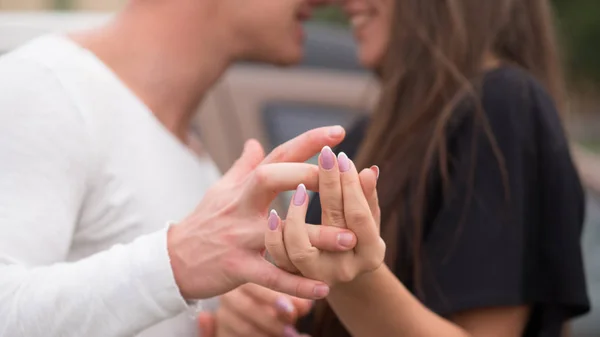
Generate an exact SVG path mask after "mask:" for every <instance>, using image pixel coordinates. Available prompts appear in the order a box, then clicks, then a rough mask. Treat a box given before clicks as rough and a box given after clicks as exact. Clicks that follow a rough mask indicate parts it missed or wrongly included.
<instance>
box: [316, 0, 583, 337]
mask: <svg viewBox="0 0 600 337" xmlns="http://www.w3.org/2000/svg"><path fill="white" fill-rule="evenodd" d="M343 7H344V10H345V12H346V13H347V14H348V15H349V16H350V17H351V20H352V22H353V24H354V32H355V36H356V39H357V41H358V44H359V54H360V59H361V61H362V63H363V64H365V65H366V66H369V67H371V68H374V69H376V70H377V71H378V73H379V74H380V75H381V81H382V85H383V92H382V96H381V100H380V104H379V107H378V109H377V110H376V111H375V113H374V115H373V116H372V118H371V121H370V122H365V123H362V124H359V126H358V127H357V129H356V130H355V131H354V132H353V133H351V134H349V136H348V137H347V141H346V142H345V143H344V144H342V145H340V148H339V150H340V151H346V153H348V154H350V155H351V157H352V156H353V155H354V154H356V156H355V157H356V160H357V165H358V166H359V167H363V166H365V165H366V163H368V164H369V165H371V164H378V165H379V166H380V167H381V177H380V180H379V183H378V186H379V197H380V206H381V209H382V223H381V227H382V236H383V237H384V239H385V241H386V243H387V246H388V250H387V256H386V262H387V268H383V270H381V271H377V272H375V273H373V274H372V275H371V276H370V277H368V278H365V277H363V278H361V279H359V280H356V281H352V282H349V283H348V284H346V285H344V287H343V290H338V289H335V290H333V289H332V294H331V295H330V296H329V297H328V299H327V302H324V303H320V304H319V305H318V306H317V308H316V311H315V315H314V319H313V321H312V324H311V325H312V331H313V335H314V336H315V337H318V336H347V335H353V336H393V335H400V334H401V333H400V332H405V333H403V334H402V335H403V336H455V335H456V336H458V335H464V334H465V333H467V334H471V335H474V336H558V335H559V334H560V331H561V327H562V325H563V322H565V321H566V320H568V319H569V318H571V317H573V316H575V315H580V314H583V313H585V312H586V311H587V310H588V306H589V305H588V299H587V294H586V290H585V283H584V278H583V268H582V261H581V251H580V243H579V237H580V234H581V226H582V223H583V218H584V214H583V212H584V211H583V209H584V196H583V192H582V188H581V185H580V181H579V179H578V176H577V173H576V170H575V168H574V167H573V163H572V160H571V157H570V153H569V144H568V141H567V140H566V137H565V136H564V132H563V127H562V125H561V120H560V117H559V113H558V112H557V111H562V110H564V93H563V91H562V86H563V83H562V79H561V75H560V72H559V62H558V57H557V52H556V47H555V38H554V33H553V32H552V22H551V11H550V5H549V2H548V1H547V0H522V1H515V0H494V1H481V0H460V1H429V0H420V1H406V0H396V1H392V0H382V1H369V0H347V1H344V3H343ZM390 28H391V29H390ZM367 124H368V125H367ZM359 142H360V143H361V145H360V146H358V145H357V144H358V143H359ZM318 204H319V203H318V200H315V202H313V203H312V207H311V209H310V210H309V216H308V220H309V221H308V222H312V223H319V221H318V217H319V214H320V213H321V212H320V210H319V205H318ZM359 242H360V237H359ZM391 272H393V273H394V275H395V276H396V277H397V278H398V280H399V281H400V282H394V280H392V279H391V277H392V274H391ZM377 285H380V286H381V287H380V288H379V290H377V288H376V286H377ZM366 288H368V289H370V290H369V292H368V293H365V292H362V293H361V292H359V291H358V289H366ZM392 289H393V290H392ZM350 293H354V294H363V296H352V297H345V296H344V295H346V294H350ZM413 294H414V295H413ZM363 297H364V298H363ZM363 300H364V301H369V302H366V303H367V304H366V305H363V306H361V305H359V303H361V301H363ZM371 302H372V303H371ZM363 303H364V302H363ZM336 316H337V317H336ZM361 317H362V319H361ZM340 323H342V324H340ZM343 326H345V328H344V327H343ZM344 330H347V331H344Z"/></svg>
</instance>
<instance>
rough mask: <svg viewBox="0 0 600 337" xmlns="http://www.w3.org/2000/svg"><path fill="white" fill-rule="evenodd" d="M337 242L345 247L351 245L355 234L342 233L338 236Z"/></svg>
mask: <svg viewBox="0 0 600 337" xmlns="http://www.w3.org/2000/svg"><path fill="white" fill-rule="evenodd" d="M337 242H338V243H339V244H340V245H341V246H343V247H351V246H352V244H353V243H354V236H353V235H352V234H350V233H340V234H338V236H337Z"/></svg>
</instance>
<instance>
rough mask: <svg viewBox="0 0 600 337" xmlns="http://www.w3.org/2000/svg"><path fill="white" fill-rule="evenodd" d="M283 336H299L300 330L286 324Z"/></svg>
mask: <svg viewBox="0 0 600 337" xmlns="http://www.w3.org/2000/svg"><path fill="white" fill-rule="evenodd" d="M283 337H298V331H296V329H294V327H293V326H291V325H286V327H285V328H284V329H283Z"/></svg>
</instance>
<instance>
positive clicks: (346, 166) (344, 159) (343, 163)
mask: <svg viewBox="0 0 600 337" xmlns="http://www.w3.org/2000/svg"><path fill="white" fill-rule="evenodd" d="M338 165H339V167H340V171H341V172H346V171H348V170H350V159H348V156H347V155H346V154H345V153H344V152H340V154H338Z"/></svg>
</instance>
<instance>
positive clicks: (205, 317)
mask: <svg viewBox="0 0 600 337" xmlns="http://www.w3.org/2000/svg"><path fill="white" fill-rule="evenodd" d="M216 323H217V322H216V319H215V315H213V314H212V313H210V312H202V313H200V315H198V331H199V332H200V334H199V337H216V335H217V332H216V331H217V329H216V327H217V324H216Z"/></svg>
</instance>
